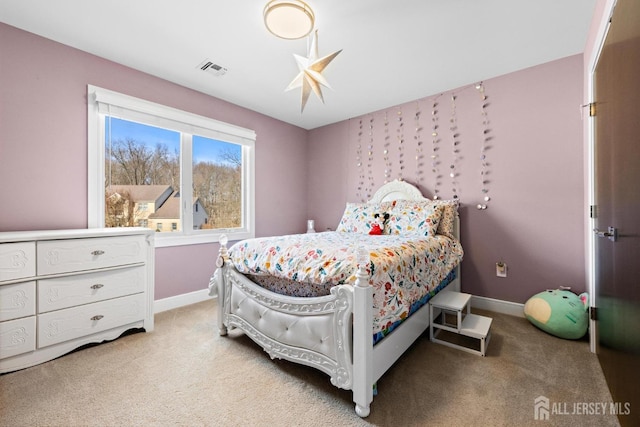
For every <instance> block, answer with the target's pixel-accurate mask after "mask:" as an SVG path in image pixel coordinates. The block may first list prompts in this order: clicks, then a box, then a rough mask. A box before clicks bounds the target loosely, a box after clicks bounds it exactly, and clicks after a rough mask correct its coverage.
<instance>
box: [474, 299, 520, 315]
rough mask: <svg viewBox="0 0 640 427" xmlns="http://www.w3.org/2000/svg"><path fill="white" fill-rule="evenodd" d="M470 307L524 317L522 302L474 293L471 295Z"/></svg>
mask: <svg viewBox="0 0 640 427" xmlns="http://www.w3.org/2000/svg"><path fill="white" fill-rule="evenodd" d="M471 307H474V308H479V309H480V310H488V311H494V312H496V313H502V314H508V315H510V316H517V317H524V304H520V303H517V302H510V301H503V300H499V299H493V298H487V297H478V296H475V295H474V296H472V297H471Z"/></svg>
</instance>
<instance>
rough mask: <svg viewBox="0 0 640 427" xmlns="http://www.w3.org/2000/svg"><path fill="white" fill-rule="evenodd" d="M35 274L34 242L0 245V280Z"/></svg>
mask: <svg viewBox="0 0 640 427" xmlns="http://www.w3.org/2000/svg"><path fill="white" fill-rule="evenodd" d="M35 275H36V242H21V243H6V244H3V245H0V282H4V281H7V280H14V279H22V278H25V277H33V276H35Z"/></svg>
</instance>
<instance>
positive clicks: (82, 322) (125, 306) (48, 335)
mask: <svg viewBox="0 0 640 427" xmlns="http://www.w3.org/2000/svg"><path fill="white" fill-rule="evenodd" d="M146 298H147V296H146V295H145V294H136V295H130V296H126V297H121V298H116V299H111V300H106V301H101V302H96V303H93V304H87V305H81V306H79V307H73V308H67V309H65V310H58V311H52V312H50V313H44V314H41V315H39V316H38V348H42V347H46V346H49V345H53V344H57V343H60V342H63V341H68V340H72V339H74V338H78V337H83V336H87V335H91V334H94V333H97V332H102V331H106V330H108V329H111V328H115V327H118V326H123V325H127V324H129V323H134V322H137V321H141V320H143V319H144V318H145V314H146Z"/></svg>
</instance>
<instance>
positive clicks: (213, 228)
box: [88, 86, 255, 246]
mask: <svg viewBox="0 0 640 427" xmlns="http://www.w3.org/2000/svg"><path fill="white" fill-rule="evenodd" d="M88 98H89V103H88V104H89V107H88V120H89V122H88V124H89V172H90V173H89V207H88V210H89V225H90V227H105V226H106V227H128V226H142V227H147V228H150V229H152V230H156V231H157V232H158V234H157V235H156V236H157V237H156V246H172V245H182V244H192V243H193V244H196V243H207V242H215V241H217V239H218V238H219V236H220V235H221V234H223V233H224V234H227V235H228V236H229V239H230V240H239V239H244V238H248V237H253V236H254V234H255V232H254V223H255V219H254V212H255V209H254V180H255V179H254V150H255V148H254V146H255V133H254V132H253V131H250V130H247V129H243V128H238V127H236V126H233V125H229V124H226V123H222V122H218V121H216V120H212V119H209V118H206V117H202V116H197V115H194V114H191V113H187V112H184V111H181V110H175V109H173V108H170V107H165V106H162V105H159V104H155V103H150V102H148V101H145V100H141V99H137V98H132V97H129V96H126V95H122V94H119V93H116V92H112V91H108V90H106V89H101V88H97V87H94V86H89V87H88ZM183 189H191V190H190V191H187V192H184V191H183ZM184 194H187V195H188V196H187V197H183V195H184ZM183 199H186V200H183Z"/></svg>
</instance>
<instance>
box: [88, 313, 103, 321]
mask: <svg viewBox="0 0 640 427" xmlns="http://www.w3.org/2000/svg"><path fill="white" fill-rule="evenodd" d="M103 317H104V316H103V315H102V314H98V315H97V316H93V317H92V318H91V320H100V319H102V318H103Z"/></svg>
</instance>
